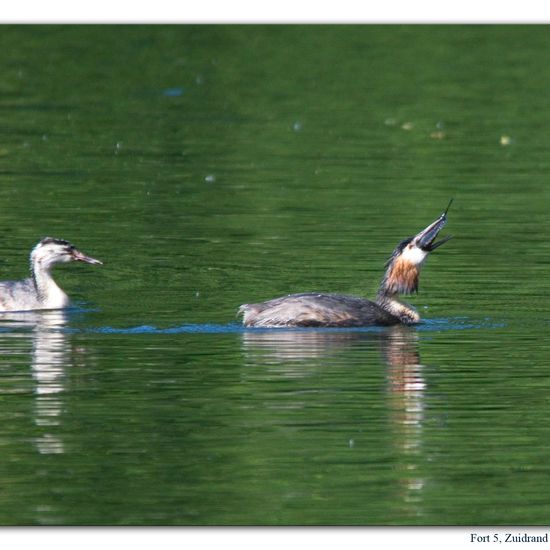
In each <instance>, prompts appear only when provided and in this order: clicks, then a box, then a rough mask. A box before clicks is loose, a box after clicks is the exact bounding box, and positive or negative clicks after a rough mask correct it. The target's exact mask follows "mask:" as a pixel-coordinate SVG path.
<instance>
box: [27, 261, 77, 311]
mask: <svg viewBox="0 0 550 550" xmlns="http://www.w3.org/2000/svg"><path fill="white" fill-rule="evenodd" d="M51 268H52V266H50V265H43V264H42V262H41V261H40V260H39V261H34V262H32V263H31V277H32V280H33V283H34V287H35V289H36V296H37V298H38V301H39V302H40V303H41V304H43V305H44V306H46V307H48V308H52V309H54V308H62V307H66V306H67V305H68V304H69V297H68V296H67V295H66V294H65V293H64V292H63V291H62V290H61V289H60V288H59V286H58V285H57V283H56V282H55V281H54V280H53V277H52V274H51Z"/></svg>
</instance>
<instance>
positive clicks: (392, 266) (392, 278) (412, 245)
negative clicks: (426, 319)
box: [381, 199, 453, 294]
mask: <svg viewBox="0 0 550 550" xmlns="http://www.w3.org/2000/svg"><path fill="white" fill-rule="evenodd" d="M452 202H453V201H452V199H451V201H450V202H449V205H448V206H447V209H446V210H445V212H443V214H441V216H439V218H437V220H435V221H434V222H433V223H431V224H430V225H428V227H426V228H425V229H423V230H422V231H420V233H418V234H416V235H415V236H414V237H409V238H407V239H405V240H403V241H401V242H400V243H399V244H398V245H397V248H396V249H395V250H394V251H393V253H392V255H391V256H390V258H389V260H388V261H387V263H386V268H387V269H386V274H385V276H384V279H383V280H382V285H381V291H382V292H383V293H384V294H412V293H413V292H416V291H417V290H418V277H419V275H420V268H421V267H422V264H423V263H424V260H425V259H426V258H427V256H428V254H429V253H430V252H433V251H434V250H435V249H436V248H438V247H440V246H441V245H442V244H444V243H446V242H447V241H448V240H449V239H451V238H452V235H450V236H448V237H445V238H443V239H441V240H440V241H437V242H436V238H437V235H438V234H439V232H440V231H441V230H442V229H443V227H444V226H445V224H446V223H447V212H448V211H449V208H450V206H451V203H452Z"/></svg>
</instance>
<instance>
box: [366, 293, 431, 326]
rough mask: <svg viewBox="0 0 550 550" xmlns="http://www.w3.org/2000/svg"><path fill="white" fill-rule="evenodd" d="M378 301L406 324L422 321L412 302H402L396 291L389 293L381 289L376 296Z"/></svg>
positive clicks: (383, 307)
mask: <svg viewBox="0 0 550 550" xmlns="http://www.w3.org/2000/svg"><path fill="white" fill-rule="evenodd" d="M376 303H377V304H378V305H379V306H380V307H381V308H382V309H385V310H386V311H387V312H388V313H391V314H392V315H394V316H395V317H397V318H398V319H399V320H400V321H401V322H402V323H404V324H406V325H411V324H414V323H419V322H420V315H418V312H417V311H416V309H414V307H412V306H411V305H410V304H406V303H405V302H401V301H400V300H399V297H398V295H397V294H396V293H392V294H388V293H387V292H385V291H384V290H382V289H381V290H380V292H378V295H377V297H376Z"/></svg>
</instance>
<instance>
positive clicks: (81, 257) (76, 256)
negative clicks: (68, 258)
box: [72, 248, 103, 265]
mask: <svg viewBox="0 0 550 550" xmlns="http://www.w3.org/2000/svg"><path fill="white" fill-rule="evenodd" d="M72 256H73V260H74V261H75V262H84V263H86V264H94V265H103V262H100V261H99V260H96V259H95V258H91V257H90V256H86V254H83V253H82V252H80V250H76V248H75V249H74V250H73V251H72Z"/></svg>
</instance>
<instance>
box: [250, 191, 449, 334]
mask: <svg viewBox="0 0 550 550" xmlns="http://www.w3.org/2000/svg"><path fill="white" fill-rule="evenodd" d="M451 202H452V201H451ZM451 202H450V203H449V206H448V207H447V209H446V210H445V212H444V213H443V214H441V216H439V218H438V219H437V220H436V221H435V222H433V223H431V224H430V225H429V226H428V227H426V228H425V229H423V230H422V231H421V232H420V233H418V234H417V235H415V236H414V237H409V238H407V239H405V240H403V241H402V242H401V243H399V244H398V245H397V247H396V248H395V250H394V251H393V254H392V255H391V257H390V258H389V260H388V262H387V263H386V272H385V274H384V277H383V279H382V282H381V284H380V289H379V291H378V295H377V297H376V300H375V301H372V300H367V299H365V298H360V297H356V296H345V295H340V294H322V293H316V292H307V293H303V294H290V295H288V296H282V297H280V298H275V299H273V300H268V301H267V302H262V303H258V304H243V305H242V306H241V307H240V308H239V313H241V314H242V315H243V324H244V326H246V327H361V326H371V325H396V324H399V323H401V324H406V325H410V324H415V323H418V322H420V315H418V312H417V311H416V310H415V309H414V308H413V307H412V306H411V305H409V304H406V303H404V302H401V301H400V300H399V294H412V293H414V292H417V291H418V279H419V275H420V269H421V267H422V265H423V263H424V261H425V260H426V258H427V256H428V254H429V253H430V252H433V251H434V250H435V249H436V248H437V247H439V246H441V245H442V244H443V243H445V242H447V241H448V240H449V239H450V238H451V237H450V236H449V237H445V238H443V239H441V240H440V241H438V242H435V239H436V238H437V235H438V233H439V232H440V231H441V229H443V226H444V225H445V224H446V223H447V212H448V210H449V207H450V205H451Z"/></svg>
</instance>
